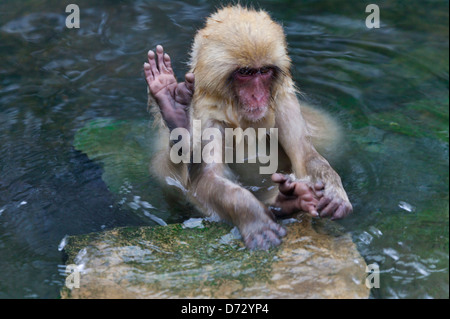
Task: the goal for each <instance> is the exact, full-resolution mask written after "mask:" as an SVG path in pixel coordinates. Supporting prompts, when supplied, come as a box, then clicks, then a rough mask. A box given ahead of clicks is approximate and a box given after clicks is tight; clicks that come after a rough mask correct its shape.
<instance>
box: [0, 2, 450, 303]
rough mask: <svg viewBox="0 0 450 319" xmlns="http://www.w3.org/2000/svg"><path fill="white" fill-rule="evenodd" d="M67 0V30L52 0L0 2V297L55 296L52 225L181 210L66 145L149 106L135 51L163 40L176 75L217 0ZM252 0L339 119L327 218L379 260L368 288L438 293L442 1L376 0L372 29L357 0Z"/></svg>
mask: <svg viewBox="0 0 450 319" xmlns="http://www.w3.org/2000/svg"><path fill="white" fill-rule="evenodd" d="M77 4H78V5H79V6H80V9H81V28H80V29H78V30H75V29H71V30H69V29H66V28H65V27H64V22H65V17H66V14H65V5H64V4H61V3H60V2H57V1H21V2H20V3H18V2H11V1H2V3H1V4H0V43H1V44H0V50H1V51H0V52H1V56H2V59H1V62H0V63H1V67H0V74H1V77H0V158H1V160H0V273H1V277H2V284H1V286H0V297H27V298H44V297H50V298H54V297H57V296H58V291H59V289H60V287H61V285H62V284H63V278H62V277H61V275H60V274H59V273H58V267H57V265H58V264H60V263H61V253H60V252H59V251H58V245H59V244H60V242H61V240H62V239H63V238H64V236H65V235H74V234H81V233H88V232H92V231H101V230H103V229H110V228H113V227H117V226H123V225H156V224H161V223H166V222H174V221H177V220H178V221H180V219H181V218H179V217H177V216H173V213H172V212H173V209H171V208H170V207H169V205H168V203H167V201H166V199H164V198H163V197H162V196H160V195H161V194H160V193H158V191H157V188H156V186H155V185H153V182H152V181H148V182H147V184H145V187H147V189H150V190H152V191H151V192H147V194H148V193H150V194H148V196H149V198H145V199H144V197H143V195H142V194H141V193H142V192H143V190H142V189H141V190H137V189H136V188H132V187H131V188H130V187H128V186H127V184H126V181H123V187H124V188H123V193H122V195H123V196H121V195H120V194H119V195H118V194H117V193H114V192H111V191H110V189H108V188H107V186H106V185H105V183H104V181H103V180H102V174H103V172H104V171H103V168H102V167H101V165H100V164H99V163H100V162H99V161H95V162H94V161H92V160H90V159H88V158H87V156H86V155H85V154H83V153H81V152H79V151H77V150H75V149H74V148H73V147H72V144H73V140H74V134H75V132H76V131H77V130H78V129H80V128H82V127H83V126H84V125H85V124H86V123H88V122H90V121H92V120H95V119H99V118H110V119H114V120H136V119H143V118H144V119H145V118H148V115H147V113H146V89H145V83H144V80H143V75H142V71H141V68H142V63H143V62H144V59H145V56H146V52H147V50H148V49H150V48H152V47H154V46H155V45H156V44H158V43H161V44H163V45H164V46H165V48H166V50H167V51H168V52H169V53H170V54H171V56H172V59H173V61H174V68H175V70H176V72H177V75H178V76H179V78H181V76H182V74H183V72H185V71H186V69H187V68H186V65H185V62H186V61H187V60H188V57H187V55H186V53H187V52H188V50H189V47H190V44H191V41H192V37H193V35H194V34H195V30H196V29H197V28H198V27H200V26H201V24H202V19H203V18H204V17H205V16H207V15H208V14H209V13H210V12H211V11H213V10H214V8H215V5H216V3H210V2H207V1H200V0H198V1H194V0H189V1H165V2H162V3H160V2H156V1H145V2H144V1H134V2H131V1H129V2H111V1H99V2H96V4H95V5H94V4H92V3H89V2H86V1H78V2H77ZM259 4H260V6H261V7H263V8H266V9H267V10H269V11H270V12H271V13H272V14H273V16H274V18H275V19H277V20H279V21H282V22H283V25H284V28H285V30H286V33H287V37H288V42H289V51H290V55H291V57H292V59H293V62H294V68H293V74H294V77H295V79H296V81H297V83H298V85H299V87H300V89H301V90H302V91H303V93H304V95H303V98H304V99H306V100H308V102H309V103H312V104H316V105H320V106H321V107H322V108H324V109H326V110H328V111H329V112H331V113H332V114H333V116H336V117H337V118H339V120H340V121H341V123H342V124H343V126H344V128H345V129H346V133H347V136H348V143H347V145H346V146H343V147H344V148H345V154H346V155H345V156H344V157H343V158H341V159H332V161H333V164H334V165H335V166H336V168H337V169H338V171H339V172H340V173H341V175H342V177H343V180H344V184H345V186H346V189H347V190H348V192H349V196H350V198H351V200H352V202H353V203H354V207H355V213H354V215H353V216H352V217H350V218H349V219H347V220H345V221H343V222H342V223H341V224H342V225H343V226H344V227H345V228H346V229H347V230H348V231H349V232H351V234H352V236H353V239H354V241H355V242H356V244H357V245H358V249H359V250H360V252H361V254H362V255H363V257H364V258H365V259H366V262H367V263H368V264H370V263H375V262H376V263H378V264H379V265H380V269H381V288H380V289H374V290H373V293H372V295H373V297H376V298H405V297H410V298H412V297H418V298H428V297H431V298H442V297H448V248H449V245H448V243H449V233H448V211H449V204H448V203H449V201H448V139H449V137H448V117H449V116H448V84H449V83H448V2H447V1H395V2H387V1H380V4H379V5H380V9H381V16H382V24H381V28H380V29H377V30H368V29H366V28H365V24H364V20H365V16H366V14H365V7H364V5H363V4H361V3H360V2H359V1H347V2H345V3H344V2H339V4H337V2H336V1H331V0H308V1H302V2H300V3H298V2H294V1H282V2H281V3H280V2H278V1H277V2H275V1H259ZM130 138H131V139H132V138H133V137H130ZM138 142H139V141H138ZM105 157H106V159H108V155H107V154H105ZM100 160H101V159H100ZM117 169H119V170H120V169H121V167H120V165H119V167H117ZM141 187H143V186H142V185H141ZM153 190H155V191H154V192H153ZM137 196H141V197H137ZM122 199H125V200H124V202H121V200H122ZM136 211H139V212H142V213H138V214H136ZM145 212H147V214H145ZM185 217H186V216H185V215H183V216H182V218H185Z"/></svg>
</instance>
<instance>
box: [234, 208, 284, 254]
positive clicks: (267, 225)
mask: <svg viewBox="0 0 450 319" xmlns="http://www.w3.org/2000/svg"><path fill="white" fill-rule="evenodd" d="M239 231H240V232H241V235H242V239H243V241H244V244H245V246H246V247H247V248H248V249H250V250H257V249H258V250H268V249H269V248H271V247H275V246H278V245H279V244H281V239H280V238H281V237H283V236H285V235H286V230H285V229H284V228H283V227H282V226H281V225H278V224H277V223H276V222H275V221H274V220H273V215H272V214H271V213H270V211H268V210H267V212H265V213H264V214H261V215H260V216H257V218H255V219H254V220H253V221H252V222H247V223H244V224H241V225H240V226H239Z"/></svg>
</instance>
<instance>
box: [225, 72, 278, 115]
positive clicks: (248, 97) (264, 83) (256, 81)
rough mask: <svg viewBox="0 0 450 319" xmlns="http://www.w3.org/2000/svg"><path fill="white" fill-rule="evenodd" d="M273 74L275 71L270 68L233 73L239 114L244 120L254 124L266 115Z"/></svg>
mask: <svg viewBox="0 0 450 319" xmlns="http://www.w3.org/2000/svg"><path fill="white" fill-rule="evenodd" d="M274 73H275V69H274V68H272V67H270V66H267V67H262V68H239V69H237V70H236V71H235V72H234V73H233V81H234V89H235V93H236V96H237V98H238V100H239V105H240V110H239V112H240V113H241V115H242V116H243V117H244V118H245V119H246V120H248V121H251V122H255V121H258V120H260V119H262V118H263V117H264V116H265V115H266V114H267V111H268V109H269V103H270V97H271V83H272V81H273V77H274Z"/></svg>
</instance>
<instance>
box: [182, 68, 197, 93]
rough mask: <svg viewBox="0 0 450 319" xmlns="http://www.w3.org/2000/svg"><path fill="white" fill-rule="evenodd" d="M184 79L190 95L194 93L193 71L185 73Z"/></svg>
mask: <svg viewBox="0 0 450 319" xmlns="http://www.w3.org/2000/svg"><path fill="white" fill-rule="evenodd" d="M184 78H185V81H184V83H186V88H187V89H188V90H189V91H190V93H191V96H192V95H193V94H194V88H195V76H194V73H186V75H185V77H184Z"/></svg>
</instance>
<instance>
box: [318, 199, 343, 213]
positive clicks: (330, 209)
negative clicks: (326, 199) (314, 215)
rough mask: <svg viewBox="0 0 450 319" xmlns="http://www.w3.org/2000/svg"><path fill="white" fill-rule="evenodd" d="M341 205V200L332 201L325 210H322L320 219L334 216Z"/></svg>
mask: <svg viewBox="0 0 450 319" xmlns="http://www.w3.org/2000/svg"><path fill="white" fill-rule="evenodd" d="M341 204H342V202H341V201H340V200H332V201H331V202H330V203H329V204H328V205H327V206H326V207H325V208H323V209H321V210H320V217H328V216H332V215H333V214H334V212H335V211H336V210H337V209H338V208H339V206H340V205H341Z"/></svg>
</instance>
